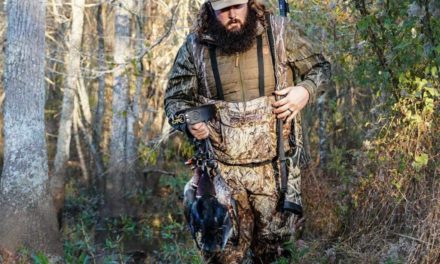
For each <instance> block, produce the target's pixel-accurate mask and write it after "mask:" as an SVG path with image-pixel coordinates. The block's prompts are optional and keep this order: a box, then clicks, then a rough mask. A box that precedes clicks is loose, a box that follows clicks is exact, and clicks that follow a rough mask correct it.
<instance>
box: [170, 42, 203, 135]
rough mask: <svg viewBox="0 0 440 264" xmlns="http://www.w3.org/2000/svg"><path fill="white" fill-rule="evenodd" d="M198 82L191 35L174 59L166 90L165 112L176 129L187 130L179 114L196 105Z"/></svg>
mask: <svg viewBox="0 0 440 264" xmlns="http://www.w3.org/2000/svg"><path fill="white" fill-rule="evenodd" d="M197 83H198V82H197V74H196V67H195V64H194V58H193V55H192V52H191V40H190V37H189V38H188V39H187V40H186V42H185V43H184V44H183V45H182V46H181V47H180V49H179V51H178V53H177V55H176V58H175V59H174V64H173V67H172V69H171V71H170V73H169V78H168V85H167V88H166V91H165V99H164V106H165V113H166V116H167V118H168V122H169V123H170V125H171V126H172V127H174V128H175V129H178V130H180V131H183V132H184V131H186V125H185V123H184V120H183V116H181V115H179V111H182V110H185V109H188V108H191V107H194V106H195V102H194V98H195V92H196V91H197V90H198V89H197Z"/></svg>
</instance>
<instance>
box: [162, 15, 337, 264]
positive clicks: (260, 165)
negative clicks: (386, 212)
mask: <svg viewBox="0 0 440 264" xmlns="http://www.w3.org/2000/svg"><path fill="white" fill-rule="evenodd" d="M269 23H271V26H272V31H273V36H274V42H275V68H274V67H272V65H271V63H270V67H265V80H267V82H265V91H264V93H265V96H263V97H259V94H258V89H257V87H258V67H257V66H256V63H257V62H256V59H255V57H256V51H255V49H256V48H255V47H254V48H252V49H251V50H249V51H247V52H245V53H243V54H238V55H237V56H227V55H225V54H222V53H221V52H218V51H217V60H218V62H219V71H220V75H221V82H222V86H223V87H224V91H226V92H225V94H224V95H225V101H218V100H216V87H215V82H214V80H213V75H212V70H211V65H210V59H209V55H208V54H209V52H208V45H215V40H214V39H212V38H211V37H210V36H204V37H203V38H202V39H198V38H197V37H196V35H195V34H190V35H189V36H188V38H187V40H186V42H185V43H184V44H183V45H182V47H181V48H180V50H179V52H178V54H177V57H176V60H175V63H174V66H173V69H172V71H171V73H170V77H169V82H168V87H167V89H166V93H165V110H166V115H167V117H168V119H169V122H170V124H171V125H172V126H173V127H174V128H176V129H179V130H181V131H184V132H186V126H185V124H184V123H182V122H177V121H178V120H177V118H178V117H177V116H176V112H178V111H180V110H184V109H188V108H192V107H195V106H199V105H203V104H206V103H215V104H216V107H217V114H216V117H215V118H214V120H213V121H212V122H209V126H208V127H209V129H210V139H211V142H212V144H213V147H214V151H215V155H216V159H217V160H218V161H219V169H220V172H221V176H220V178H218V177H217V179H221V180H217V181H215V182H214V185H215V188H216V193H217V199H219V200H221V202H222V204H224V205H226V206H228V208H231V205H230V204H228V203H230V202H228V201H231V197H229V196H232V200H235V201H236V202H237V203H238V215H239V217H238V218H239V221H238V223H236V225H239V228H235V229H236V230H239V231H238V233H237V234H238V236H239V240H238V241H239V243H238V245H233V244H231V243H229V244H228V245H227V247H226V248H225V250H224V251H223V252H220V253H217V254H211V255H208V254H206V253H204V254H205V255H204V257H205V260H207V261H208V263H270V262H272V261H273V260H274V258H275V257H276V255H277V252H279V250H278V249H279V247H280V246H282V243H283V242H285V241H287V240H289V239H290V238H291V237H292V235H293V234H294V232H295V222H296V220H297V219H296V216H295V215H290V214H287V213H282V212H280V205H279V203H280V193H279V181H278V180H277V179H279V175H278V171H279V169H278V165H277V163H276V162H273V159H274V157H275V156H276V136H275V116H274V115H273V114H272V113H271V111H272V108H271V106H270V103H271V102H273V100H274V99H273V97H271V96H270V95H271V93H272V91H273V90H275V89H277V90H280V89H283V88H285V87H288V86H291V85H293V83H295V84H296V85H301V86H303V87H304V88H306V89H307V90H308V92H309V94H310V99H309V102H314V101H315V100H316V97H317V95H319V94H320V93H321V92H322V91H323V90H324V89H325V87H326V85H327V84H328V82H329V77H330V64H329V63H328V62H327V61H326V60H325V58H324V57H323V56H322V55H321V51H320V50H319V48H318V46H317V45H315V44H314V43H312V42H310V41H309V40H308V39H307V38H306V37H305V36H304V33H303V32H302V31H301V29H300V27H299V26H298V25H296V24H295V23H294V22H293V21H291V20H290V19H288V18H284V17H275V16H271V17H270V21H269ZM259 33H260V34H264V36H265V37H264V47H263V56H264V64H265V65H266V64H267V62H268V61H269V62H270V61H271V55H270V52H264V49H265V48H266V50H267V36H266V33H265V30H264V28H262V26H260V29H259ZM266 68H267V69H266ZM237 71H238V73H239V74H237ZM267 74H268V75H267ZM243 76H244V77H243ZM271 76H274V78H272V77H271ZM302 125H303V124H302V123H301V115H297V117H296V118H295V119H294V121H293V122H292V123H291V124H285V126H284V130H283V136H284V139H285V140H284V143H285V144H286V145H285V150H286V156H287V157H289V161H290V162H289V176H288V177H289V183H288V185H289V186H288V193H287V194H286V197H287V198H288V199H289V200H290V201H293V202H295V203H297V204H301V197H300V169H299V168H300V167H301V166H304V165H305V164H306V163H307V162H308V157H309V155H308V153H307V151H306V149H305V148H304V144H303V142H304V138H303V132H302ZM189 184H190V183H189ZM188 186H189V185H188Z"/></svg>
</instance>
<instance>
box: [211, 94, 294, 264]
mask: <svg viewBox="0 0 440 264" xmlns="http://www.w3.org/2000/svg"><path fill="white" fill-rule="evenodd" d="M273 100H274V99H273V97H260V98H257V99H254V100H251V101H247V102H234V103H232V102H224V101H215V103H216V108H217V111H216V117H215V119H214V120H213V121H212V122H209V123H208V124H209V128H210V130H211V131H210V139H211V142H212V145H213V148H214V153H215V157H216V159H217V161H218V166H219V170H220V173H221V177H222V179H223V181H221V182H219V181H214V186H215V188H216V192H217V194H218V195H220V196H221V195H224V194H223V193H224V191H223V190H225V188H224V186H222V185H224V184H226V185H227V187H228V188H227V189H228V194H227V195H230V196H232V198H233V199H234V200H235V201H236V202H237V205H238V206H237V208H238V219H239V221H238V225H239V228H238V230H239V238H238V245H233V244H232V243H228V245H227V246H226V248H225V249H224V250H223V251H221V252H218V253H215V254H209V253H204V257H205V259H206V260H207V262H208V263H268V261H273V260H274V259H275V258H276V256H277V252H279V249H280V248H281V246H282V244H283V242H286V241H288V240H289V239H290V238H291V237H292V235H293V234H294V231H295V230H294V229H295V226H294V223H295V220H297V219H296V216H294V215H293V214H289V213H283V212H281V210H280V193H279V183H278V181H279V180H278V179H279V177H278V171H279V170H278V165H277V162H276V160H275V157H276V142H277V140H276V135H275V116H274V115H273V114H272V107H271V103H272V102H273ZM213 102H214V101H212V100H209V101H206V102H204V103H213ZM288 127H289V125H286V128H285V129H284V131H285V135H284V136H285V137H288V136H289V134H290V129H288ZM285 142H288V140H285ZM289 172H290V176H291V177H290V179H289V181H290V182H289V184H290V186H289V187H292V188H294V189H289V190H290V191H291V194H292V195H294V196H295V197H294V198H295V200H294V201H295V202H296V203H298V204H301V201H300V190H299V187H300V186H299V179H300V177H299V176H300V175H299V169H298V168H297V167H296V169H295V168H293V167H292V168H291V169H290V171H289ZM222 200H223V201H228V199H220V201H222ZM227 206H230V205H227Z"/></svg>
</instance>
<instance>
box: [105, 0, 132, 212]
mask: <svg viewBox="0 0 440 264" xmlns="http://www.w3.org/2000/svg"><path fill="white" fill-rule="evenodd" d="M133 10H134V1H133V0H122V1H120V3H119V5H118V6H117V7H116V10H115V40H114V53H113V55H114V60H115V65H116V68H115V70H114V73H113V78H114V80H113V98H112V110H113V118H112V127H111V138H110V164H109V174H108V177H107V179H106V198H105V200H106V210H105V211H104V213H105V214H106V215H108V216H111V217H116V216H119V215H121V214H131V212H129V211H131V209H133V207H130V206H127V197H126V195H127V194H128V193H129V192H130V191H132V190H133V189H134V188H133V187H135V182H136V180H135V178H134V177H135V163H136V150H135V149H134V148H135V147H136V143H135V142H134V141H135V140H136V138H135V136H134V124H135V118H134V116H133V109H132V106H131V104H130V89H129V87H130V85H129V77H128V72H129V71H128V69H129V61H130V60H131V59H132V58H131V56H132V49H131V45H130V35H131V22H132V12H133Z"/></svg>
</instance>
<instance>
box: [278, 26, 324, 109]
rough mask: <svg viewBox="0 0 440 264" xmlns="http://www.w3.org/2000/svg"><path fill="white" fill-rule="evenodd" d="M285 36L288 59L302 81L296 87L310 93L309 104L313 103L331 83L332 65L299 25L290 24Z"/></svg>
mask: <svg viewBox="0 0 440 264" xmlns="http://www.w3.org/2000/svg"><path fill="white" fill-rule="evenodd" d="M285 36H286V37H285V47H286V54H287V59H288V61H289V63H291V65H292V66H293V67H294V68H295V69H296V70H297V71H298V73H299V75H300V77H301V79H302V81H301V82H299V83H297V84H296V85H297V86H302V87H304V88H305V89H306V90H307V91H308V92H309V95H310V97H309V103H313V102H315V101H316V98H317V97H318V96H319V95H320V94H321V93H323V92H324V90H325V89H326V86H327V85H328V84H329V82H330V76H331V67H330V63H329V62H328V61H327V60H326V59H325V58H324V56H323V55H322V54H321V51H320V47H319V45H317V44H316V43H313V42H312V41H311V40H309V39H308V38H307V37H306V36H305V33H304V32H303V31H302V30H301V29H300V27H299V26H298V25H295V24H294V23H292V22H291V23H289V25H288V26H287V28H286V35H285Z"/></svg>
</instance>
